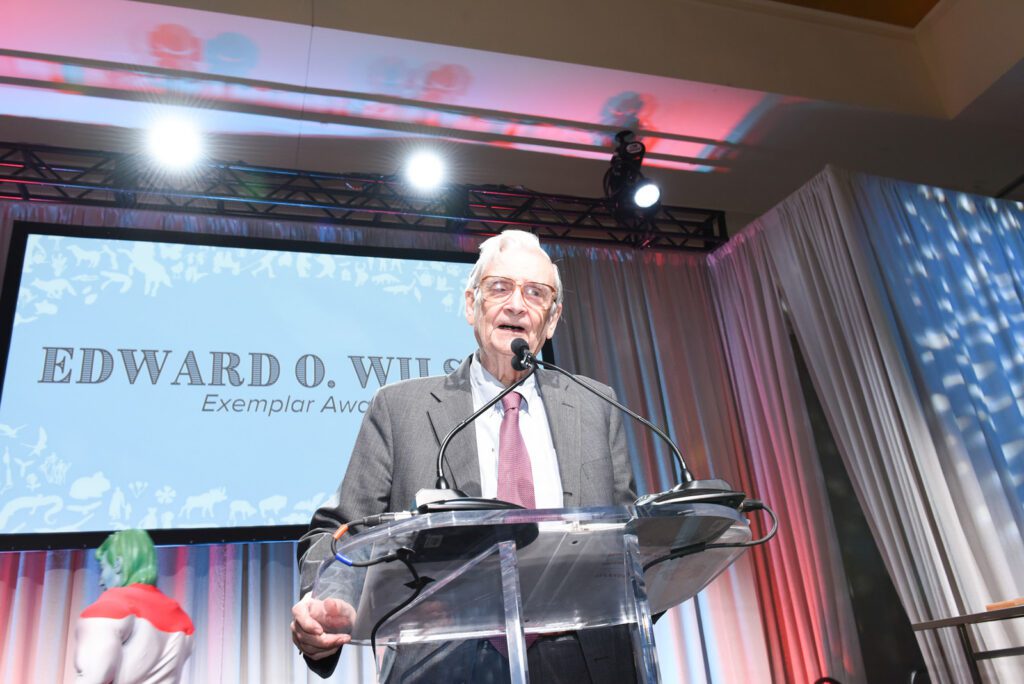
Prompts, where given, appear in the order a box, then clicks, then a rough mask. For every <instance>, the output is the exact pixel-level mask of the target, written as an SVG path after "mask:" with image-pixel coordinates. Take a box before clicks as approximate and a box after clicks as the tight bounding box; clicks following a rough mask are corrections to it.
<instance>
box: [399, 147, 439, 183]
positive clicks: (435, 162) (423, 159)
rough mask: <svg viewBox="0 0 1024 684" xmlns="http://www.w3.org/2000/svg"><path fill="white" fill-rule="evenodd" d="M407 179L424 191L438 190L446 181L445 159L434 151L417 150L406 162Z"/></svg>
mask: <svg viewBox="0 0 1024 684" xmlns="http://www.w3.org/2000/svg"><path fill="white" fill-rule="evenodd" d="M405 180H406V181H407V182H408V183H409V185H411V186H412V187H413V188H415V189H417V190H420V191H423V192H429V191H431V190H437V189H438V188H439V187H441V184H442V183H443V182H444V161H442V160H441V157H440V156H438V155H437V154H435V153H434V152H417V153H416V154H414V155H413V156H412V157H410V158H409V161H408V162H406V164H405Z"/></svg>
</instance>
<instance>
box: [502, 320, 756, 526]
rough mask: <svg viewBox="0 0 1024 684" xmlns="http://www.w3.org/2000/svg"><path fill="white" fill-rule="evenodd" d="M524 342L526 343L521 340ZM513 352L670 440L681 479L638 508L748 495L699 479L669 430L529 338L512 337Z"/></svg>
mask: <svg viewBox="0 0 1024 684" xmlns="http://www.w3.org/2000/svg"><path fill="white" fill-rule="evenodd" d="M517 343H522V344H517ZM512 352H513V353H514V354H515V355H516V358H515V360H513V361H512V367H513V368H516V369H517V370H518V367H517V365H516V364H517V363H518V364H519V365H521V366H523V367H524V368H530V369H533V368H536V367H537V366H538V365H539V366H541V367H542V368H550V369H551V370H553V371H557V372H558V373H561V374H562V375H564V376H565V377H567V378H569V379H570V380H572V381H573V382H575V383H576V384H577V385H579V386H580V387H582V388H583V389H585V390H587V391H588V392H590V393H591V394H593V395H594V396H596V397H599V398H600V399H603V400H604V401H606V402H607V403H609V404H611V405H612V406H614V407H615V408H617V409H619V410H620V411H622V412H623V413H625V414H626V415H628V416H629V417H630V418H633V419H634V420H636V421H638V422H640V423H641V424H642V425H644V426H645V427H647V428H649V429H650V430H651V431H653V432H654V433H655V434H656V435H658V436H659V437H661V438H662V439H663V440H665V442H666V443H667V444H668V446H669V448H670V449H672V454H673V455H674V456H675V460H676V464H677V465H678V466H679V483H678V484H676V485H675V486H674V487H672V488H671V489H668V490H666V491H664V492H658V493H655V494H646V495H644V496H641V497H639V498H638V499H637V500H636V501H635V502H634V504H633V505H634V506H636V507H638V508H642V507H649V506H661V505H664V504H672V503H717V504H723V505H726V506H729V507H730V508H739V506H740V504H742V503H743V501H744V500H745V499H746V498H747V495H746V494H744V493H743V492H738V491H735V490H734V489H733V488H732V485H730V484H729V483H728V482H726V481H725V480H718V479H715V480H695V479H694V478H693V475H692V474H691V473H690V469H689V468H687V467H686V461H685V460H684V459H683V454H682V452H681V451H680V450H679V447H678V446H676V443H675V442H673V441H672V439H671V438H670V437H669V436H668V435H667V434H665V432H664V431H663V430H662V429H661V428H659V427H658V426H656V425H655V424H654V423H652V422H651V421H649V420H647V419H646V418H644V417H643V416H641V415H640V414H638V413H634V412H633V411H631V410H630V409H628V408H626V407H625V406H624V405H623V404H620V403H619V402H618V401H616V400H614V399H612V398H611V397H609V396H607V395H605V394H603V393H602V392H601V391H600V390H598V389H597V388H595V387H591V386H590V385H589V384H588V383H586V382H584V381H583V380H581V379H579V378H577V377H576V376H575V375H573V374H572V373H569V372H567V371H565V370H562V369H561V368H559V367H558V366H556V365H555V364H553V363H550V362H548V361H542V360H541V359H538V358H537V357H536V356H534V354H533V352H532V351H530V346H529V345H528V344H527V343H526V340H522V339H519V338H517V339H515V340H513V341H512Z"/></svg>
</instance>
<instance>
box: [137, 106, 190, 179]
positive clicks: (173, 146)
mask: <svg viewBox="0 0 1024 684" xmlns="http://www.w3.org/2000/svg"><path fill="white" fill-rule="evenodd" d="M146 147H147V149H148V151H149V154H150V156H151V157H152V158H153V159H154V160H155V161H156V162H157V164H159V165H160V166H161V167H163V168H165V169H167V170H168V171H184V170H186V169H188V168H190V167H192V166H195V164H196V163H197V162H198V161H199V160H200V159H201V158H202V157H203V138H202V135H201V133H200V131H199V129H198V128H197V127H196V126H195V124H193V123H192V122H191V121H189V120H187V119H182V118H171V117H168V118H164V119H160V120H158V121H156V122H155V123H154V124H153V125H152V126H150V128H149V132H148V134H147V136H146Z"/></svg>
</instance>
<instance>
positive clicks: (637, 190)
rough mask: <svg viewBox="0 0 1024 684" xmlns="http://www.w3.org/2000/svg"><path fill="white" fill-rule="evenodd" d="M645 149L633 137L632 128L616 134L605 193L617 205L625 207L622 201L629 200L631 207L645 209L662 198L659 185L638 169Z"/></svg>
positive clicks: (605, 180)
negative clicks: (645, 176)
mask: <svg viewBox="0 0 1024 684" xmlns="http://www.w3.org/2000/svg"><path fill="white" fill-rule="evenodd" d="M646 152H647V147H646V146H645V145H644V144H643V143H642V142H640V141H639V140H637V139H636V136H635V135H633V131H619V132H618V133H616V134H615V152H614V153H613V154H612V161H611V166H610V167H609V168H608V170H607V171H606V172H605V174H604V195H605V197H607V198H608V199H610V200H612V201H613V202H614V203H615V204H616V205H617V206H618V207H620V208H626V206H627V204H626V202H625V201H624V200H627V199H628V200H629V201H630V202H631V203H632V205H633V206H635V207H638V208H640V209H648V208H650V207H652V206H654V205H655V204H657V203H658V199H659V198H660V197H661V191H660V190H659V189H658V186H657V185H655V184H654V183H652V182H651V181H649V180H647V179H646V178H644V174H643V173H642V172H641V171H640V167H641V166H642V165H643V162H644V154H646Z"/></svg>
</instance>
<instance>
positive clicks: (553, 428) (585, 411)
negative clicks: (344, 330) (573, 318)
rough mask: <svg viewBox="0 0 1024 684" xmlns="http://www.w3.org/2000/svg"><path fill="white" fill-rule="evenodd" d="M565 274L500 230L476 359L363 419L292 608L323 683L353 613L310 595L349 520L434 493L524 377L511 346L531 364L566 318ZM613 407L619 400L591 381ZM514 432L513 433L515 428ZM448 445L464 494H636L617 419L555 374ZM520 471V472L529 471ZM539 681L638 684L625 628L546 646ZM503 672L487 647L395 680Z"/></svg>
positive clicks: (392, 392)
mask: <svg viewBox="0 0 1024 684" xmlns="http://www.w3.org/2000/svg"><path fill="white" fill-rule="evenodd" d="M562 295H563V291H562V284H561V281H560V278H559V275H558V269H557V268H556V267H555V265H554V264H553V263H552V262H551V259H550V258H549V257H548V255H547V254H546V253H545V252H544V251H543V250H542V249H541V247H540V243H539V241H538V240H537V238H536V236H534V235H532V234H530V233H525V232H522V231H514V230H510V231H505V232H504V233H501V234H500V235H497V236H495V237H492V238H490V239H488V240H486V241H485V242H484V243H483V244H482V245H481V246H480V259H479V260H478V261H477V263H476V266H475V267H474V268H473V271H472V272H471V274H470V276H469V282H468V283H467V287H466V293H465V297H466V320H467V321H468V322H469V324H470V325H471V326H473V332H474V334H475V336H476V342H477V347H478V348H477V351H476V353H475V354H473V355H471V356H470V357H469V358H467V359H466V360H465V361H464V362H463V363H462V364H461V365H460V366H459V367H458V368H457V369H456V370H455V371H454V372H453V373H452V374H451V375H449V376H447V377H431V378H420V379H416V380H408V381H405V382H400V383H397V384H394V385H388V386H386V387H383V388H381V389H380V390H379V391H378V392H377V394H376V395H375V396H374V398H373V401H372V402H371V405H370V407H369V409H368V411H367V413H366V416H365V418H364V420H363V424H362V427H361V429H360V432H359V436H358V437H357V438H356V444H355V447H354V449H353V452H352V458H351V461H350V463H349V467H348V472H347V473H346V474H345V478H344V481H343V482H342V484H341V487H340V489H339V491H338V495H337V498H336V500H335V501H334V502H332V503H331V504H330V505H328V506H325V507H324V508H321V509H320V510H319V511H317V512H316V514H315V515H314V516H313V520H312V523H311V524H310V530H309V532H308V533H307V534H306V535H305V536H304V537H303V538H302V540H301V542H300V543H299V565H300V570H301V583H302V590H301V593H302V596H303V598H302V599H301V600H300V601H299V602H298V603H297V604H296V605H295V606H294V608H293V609H292V613H293V618H294V619H293V621H292V625H291V629H292V639H293V641H294V642H295V644H296V646H297V647H298V648H299V650H301V651H302V653H303V654H304V655H305V656H306V659H307V662H308V663H309V666H310V668H311V669H313V670H314V671H315V672H317V673H318V674H320V675H321V676H327V675H329V674H330V673H331V672H332V671H333V669H334V667H335V665H336V663H337V658H338V651H339V649H340V648H341V646H342V645H344V644H345V643H347V642H348V641H349V639H350V637H349V636H348V634H347V633H346V632H349V631H351V624H352V621H353V620H354V618H355V612H354V609H353V607H352V606H351V605H349V604H347V603H345V602H344V601H340V600H337V599H329V600H327V601H319V600H316V599H313V598H312V597H311V595H310V593H309V592H310V589H311V587H312V584H313V579H314V577H315V574H316V570H317V568H318V567H319V565H320V563H321V561H322V560H323V559H324V558H325V557H327V556H328V555H329V553H330V550H329V541H328V540H329V536H330V534H331V533H332V532H333V531H334V530H335V529H336V528H337V527H338V526H339V525H341V524H342V523H343V522H345V521H348V520H355V519H359V518H362V517H365V516H368V515H375V514H378V513H383V512H387V511H401V510H407V509H408V508H409V507H410V505H411V503H412V502H413V499H414V497H415V495H416V492H417V491H419V490H420V489H424V488H432V487H433V486H434V481H435V479H436V459H437V451H438V447H439V444H440V442H441V440H442V439H444V437H445V435H446V434H448V432H449V431H450V430H451V429H452V428H453V427H454V426H455V425H456V424H458V423H459V422H460V421H461V420H463V419H464V418H466V417H467V416H469V415H470V414H471V413H472V412H473V411H474V409H475V408H479V407H480V406H483V405H484V404H485V403H486V402H487V401H488V400H490V399H491V398H492V397H494V396H495V395H497V394H498V393H499V392H500V391H501V390H502V389H504V388H505V387H508V386H509V385H511V384H512V383H514V382H515V381H517V380H518V379H520V378H521V377H522V375H523V372H517V371H515V370H514V369H513V367H512V360H513V354H512V351H511V349H510V345H511V342H512V340H514V339H516V338H523V339H525V340H526V341H527V342H528V343H529V346H530V349H531V350H533V351H534V353H539V352H540V349H541V347H542V346H543V344H544V341H545V340H547V339H550V338H551V336H552V335H553V334H554V332H555V328H556V327H557V325H558V321H559V318H560V317H561V315H562ZM590 382H591V383H592V384H594V385H595V386H597V387H600V388H602V391H603V392H604V393H606V394H607V395H608V396H614V393H613V391H612V390H611V388H607V387H604V386H603V385H599V384H597V383H594V382H593V381H590ZM516 423H518V425H516ZM473 427H475V430H474V429H472V428H467V429H465V430H463V431H462V432H460V433H459V434H458V435H457V436H456V437H455V438H454V439H453V440H452V442H451V443H450V444H449V447H448V451H447V452H446V464H447V468H448V470H447V471H446V473H445V474H446V477H448V480H449V482H451V483H452V484H453V485H454V486H456V487H458V488H459V489H461V490H463V491H464V492H465V493H466V494H467V495H469V496H482V497H488V498H491V497H497V498H500V499H503V500H508V501H512V502H514V503H518V504H520V505H523V506H525V507H527V508H562V507H567V508H568V507H578V506H601V505H614V504H624V503H631V502H632V501H633V498H634V496H635V494H634V483H633V478H632V474H631V473H632V470H631V468H630V464H629V459H628V456H627V453H626V445H625V437H624V434H623V431H622V423H621V419H620V416H619V413H618V412H617V411H616V409H614V408H612V407H611V406H609V405H608V404H607V403H605V402H602V401H600V400H599V399H598V398H597V397H594V396H592V395H590V394H589V393H587V392H586V391H585V390H583V389H582V388H579V387H577V386H575V385H574V384H572V383H569V382H568V381H567V380H566V379H564V378H561V377H559V376H558V375H555V374H546V373H543V372H540V371H538V372H537V373H536V374H535V375H534V376H533V377H531V378H529V379H528V380H527V381H526V383H524V384H523V385H522V386H521V387H519V388H518V389H517V391H516V392H513V393H511V394H510V395H508V396H507V397H506V398H505V399H503V400H502V402H501V403H498V404H497V405H495V406H494V408H493V409H492V410H491V411H490V412H489V413H485V414H484V415H482V416H481V417H480V419H478V420H477V421H476V424H475V426H473ZM523 459H525V460H523ZM528 659H529V668H530V675H531V678H532V679H533V680H534V681H541V682H552V681H565V682H572V683H573V684H578V683H579V682H587V681H594V682H609V683H611V682H615V683H616V684H620V683H621V682H625V681H630V680H631V679H635V671H634V668H633V662H632V652H631V648H630V641H629V636H628V632H627V631H626V630H625V629H623V628H613V629H600V630H585V631H583V632H578V633H571V634H561V635H551V636H549V637H541V638H539V639H537V640H536V642H534V643H532V645H531V646H530V648H529V651H528ZM508 677H509V675H508V663H507V660H505V657H504V655H502V654H501V653H500V652H499V649H497V648H495V647H494V646H493V645H492V642H491V641H487V640H482V641H469V642H459V643H457V644H455V643H453V644H446V645H444V646H442V647H441V648H436V647H435V648H434V649H433V650H431V651H430V652H425V651H424V650H423V649H422V648H418V649H408V653H407V654H403V652H402V649H400V652H399V655H398V657H397V659H396V660H395V662H394V663H393V665H392V666H391V667H390V670H389V674H388V675H387V681H389V682H438V681H468V682H483V681H507V680H508Z"/></svg>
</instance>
